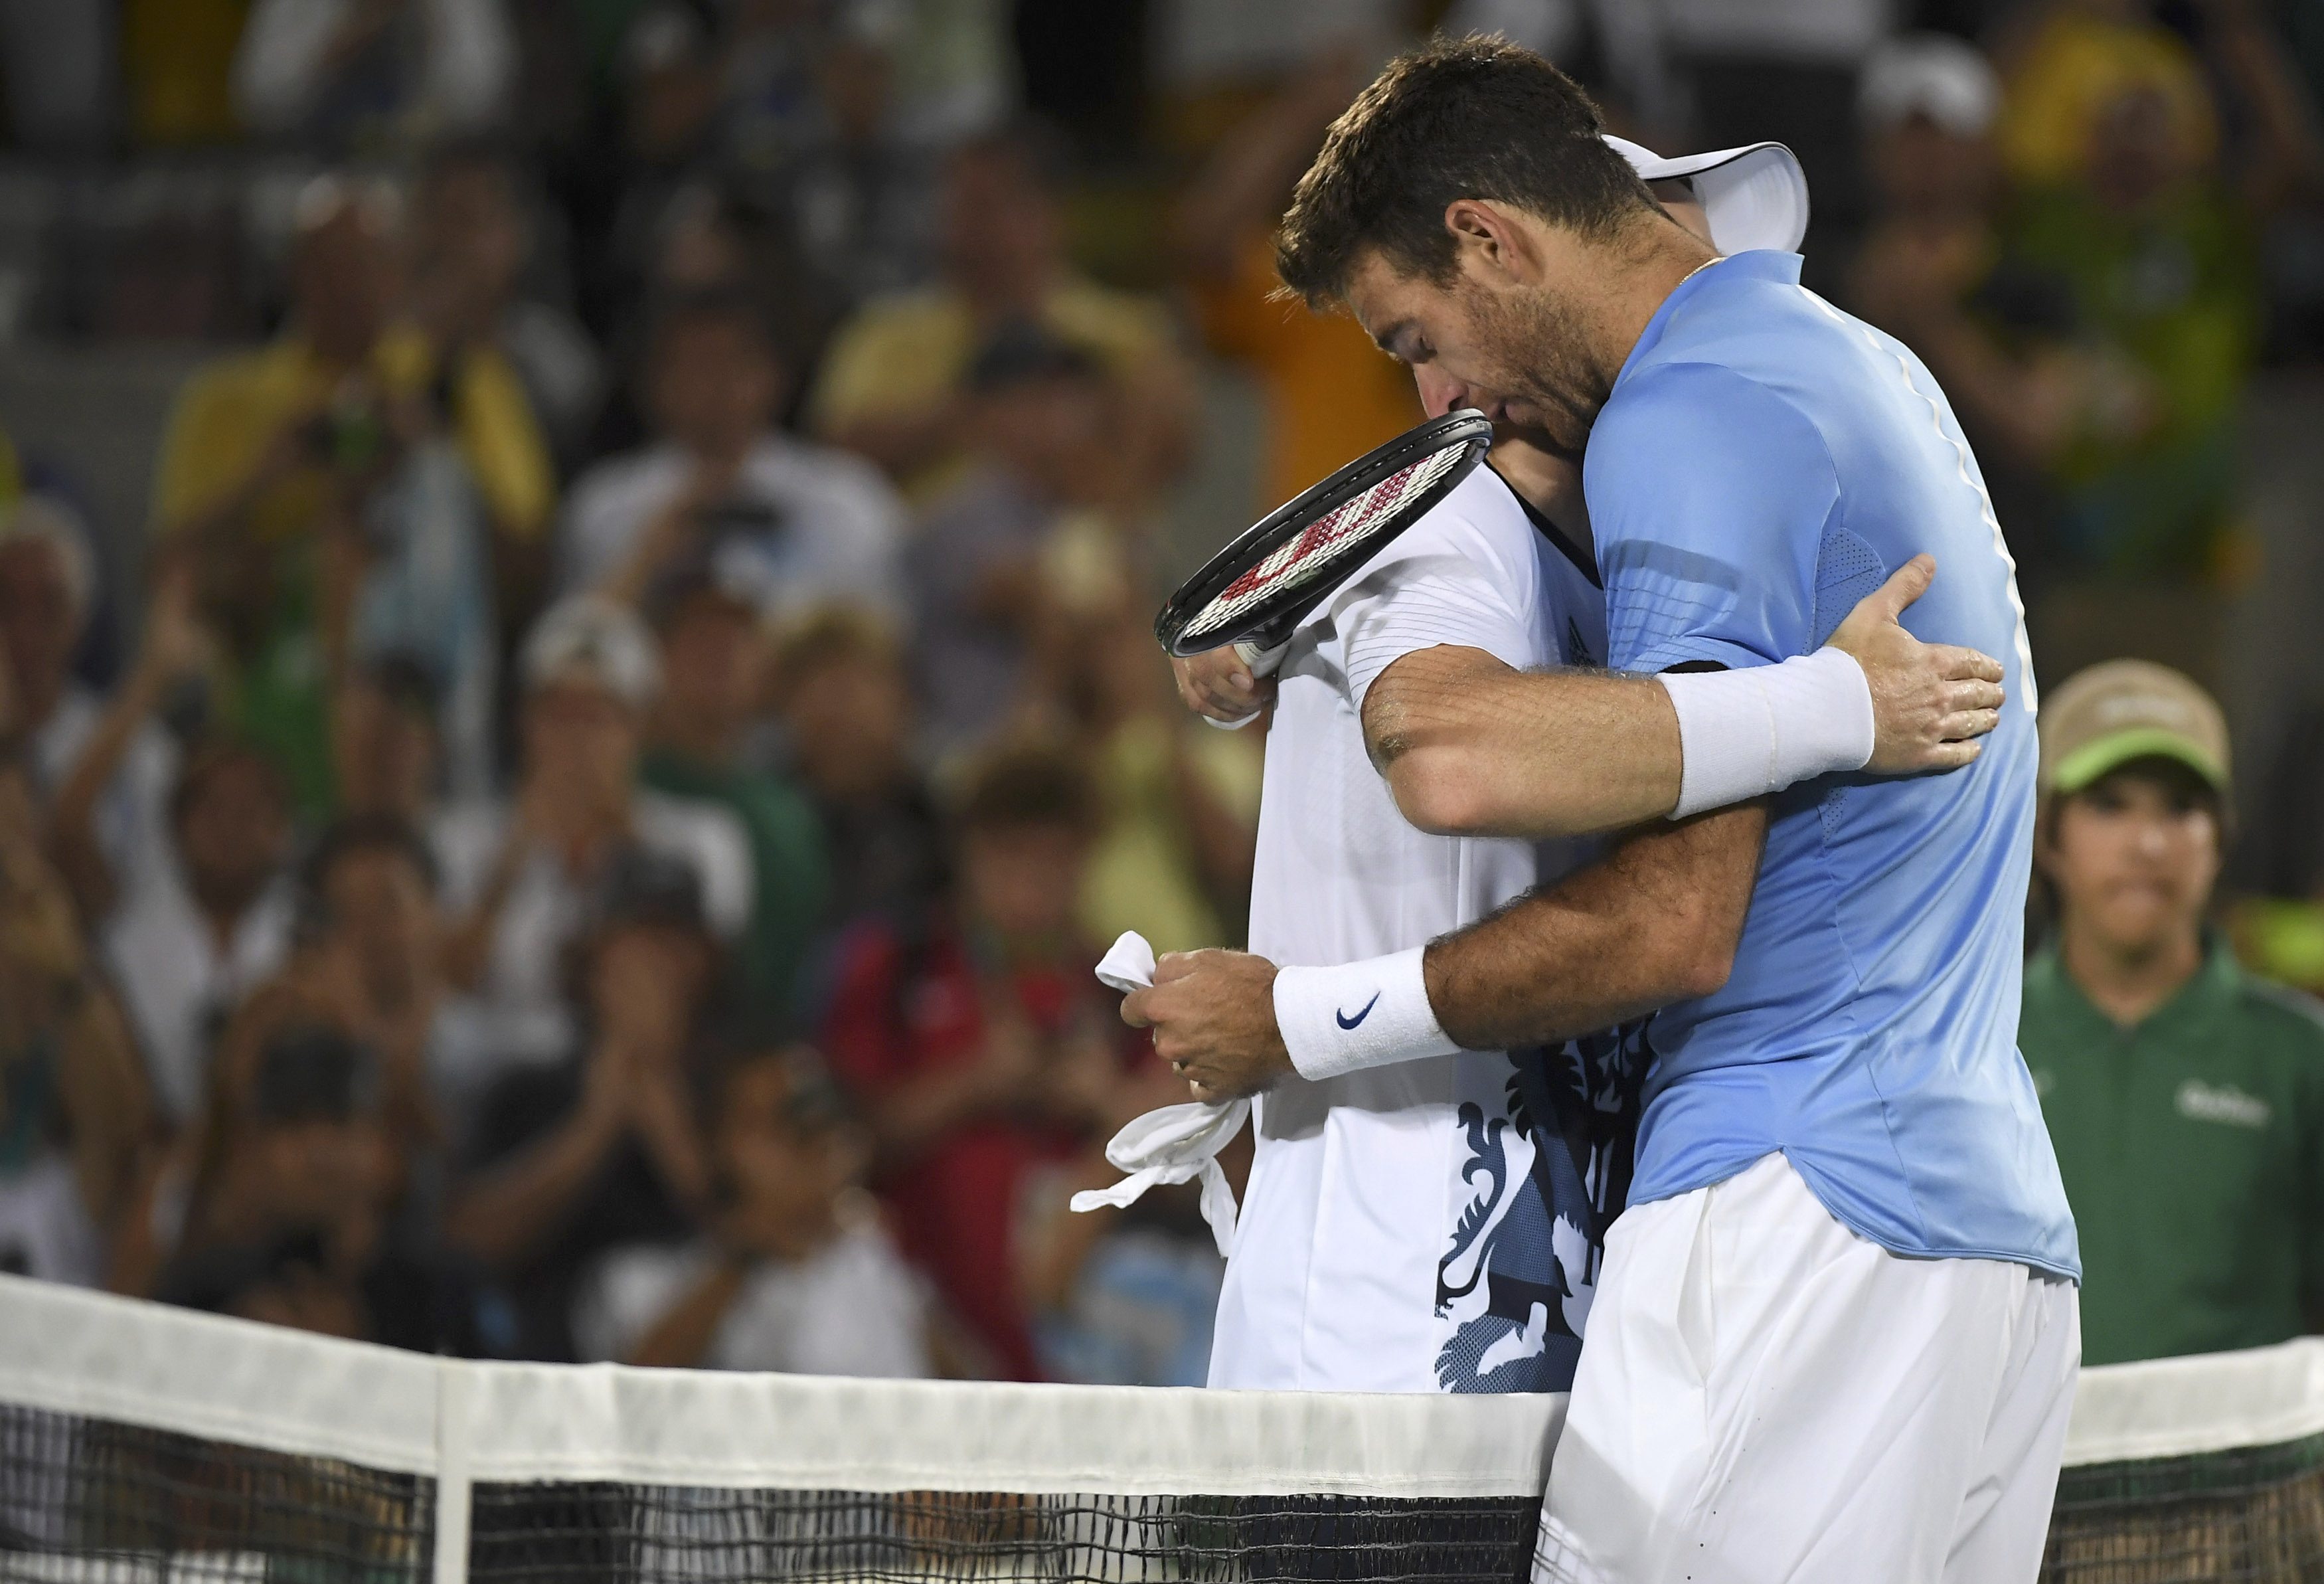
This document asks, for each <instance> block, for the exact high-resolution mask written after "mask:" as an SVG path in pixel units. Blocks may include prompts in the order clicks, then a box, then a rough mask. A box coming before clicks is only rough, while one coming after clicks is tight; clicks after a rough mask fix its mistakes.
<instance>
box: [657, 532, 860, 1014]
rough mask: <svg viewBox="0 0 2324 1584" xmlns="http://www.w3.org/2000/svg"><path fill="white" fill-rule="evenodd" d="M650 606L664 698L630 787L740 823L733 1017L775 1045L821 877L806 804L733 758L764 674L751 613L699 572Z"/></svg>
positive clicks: (821, 889) (816, 833)
mask: <svg viewBox="0 0 2324 1584" xmlns="http://www.w3.org/2000/svg"><path fill="white" fill-rule="evenodd" d="M650 609H651V611H652V613H653V616H654V618H655V623H654V625H655V629H656V633H657V635H658V636H659V638H660V640H661V651H662V653H661V665H662V690H661V697H660V699H659V701H658V702H657V703H656V705H655V708H654V711H653V717H652V718H651V720H650V722H649V725H648V742H647V747H646V752H645V756H644V759H643V761H642V762H641V765H640V768H639V777H640V779H641V781H642V782H643V783H645V784H646V785H647V786H649V787H650V788H652V789H653V790H654V791H656V792H667V793H669V794H672V795H674V796H678V797H688V798H701V799H704V800H706V801H712V802H717V803H723V804H724V805H725V806H726V807H727V808H728V809H731V810H732V811H733V813H734V816H735V818H736V819H738V820H741V821H742V829H744V831H746V832H747V833H748V834H749V836H750V839H751V857H752V863H753V865H754V866H755V868H756V873H757V885H758V894H757V895H756V897H754V898H753V900H752V907H751V922H750V927H749V928H748V929H747V930H746V931H744V933H743V936H742V940H741V941H740V942H738V943H737V946H736V949H735V952H734V959H733V963H734V977H735V981H736V983H735V988H736V991H737V992H738V996H739V1005H738V1008H737V1010H738V1011H739V1012H740V1014H741V1015H742V1020H743V1023H744V1024H745V1027H746V1029H747V1031H748V1032H749V1033H751V1034H752V1035H754V1036H756V1037H759V1038H776V1037H780V1036H782V1035H785V1034H788V1033H791V1032H792V1030H791V1027H790V1021H791V1015H792V1012H793V1006H792V1000H793V997H794V996H795V994H796V993H797V991H798V982H799V976H800V972H801V969H802V968H803V966H804V965H805V963H806V960H807V952H808V949H810V947H811V946H812V945H813V944H814V941H815V936H816V930H817V929H818V928H819V926H820V925H821V923H822V920H823V913H824V905H825V894H826V892H827V891H828V889H829V887H830V883H831V875H830V864H829V860H828V858H827V857H826V856H825V844H824V833H823V826H822V822H821V820H819V819H818V818H817V817H816V811H815V806H814V805H813V804H812V803H811V802H809V801H807V796H806V794H805V793H803V792H800V791H799V790H798V788H796V787H794V786H792V785H791V784H790V783H788V782H785V781H783V780H780V779H779V778H778V777H776V776H773V775H770V774H767V773H763V772H761V771H758V770H755V769H752V768H751V767H749V766H748V765H746V764H744V763H743V762H742V755H741V753H740V747H741V742H742V736H743V734H744V732H745V730H746V729H747V728H748V727H749V725H750V723H751V719H752V716H753V714H754V713H755V712H756V710H757V706H758V699H759V692H760V682H761V677H762V675H763V672H764V651H763V645H762V642H761V637H760V635H759V625H758V624H759V616H758V610H757V607H755V606H754V605H752V603H751V602H750V601H749V600H748V599H747V598H746V597H743V596H742V595H739V594H737V593H735V592H733V590H731V589H729V588H725V587H724V586H723V585H722V584H721V583H720V582H719V581H718V580H717V579H716V578H715V576H714V575H713V574H712V573H711V572H710V571H709V570H707V569H706V568H705V567H701V566H696V567H694V568H691V569H686V570H680V571H679V572H678V574H676V575H675V576H674V577H672V578H671V579H669V580H667V581H666V583H665V585H664V587H663V588H660V589H659V590H657V591H656V593H655V597H653V598H652V599H651V600H650Z"/></svg>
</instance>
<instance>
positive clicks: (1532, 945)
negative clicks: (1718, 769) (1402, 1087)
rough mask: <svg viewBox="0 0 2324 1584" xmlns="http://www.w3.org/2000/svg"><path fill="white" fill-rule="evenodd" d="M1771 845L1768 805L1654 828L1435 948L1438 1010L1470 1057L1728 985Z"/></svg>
mask: <svg viewBox="0 0 2324 1584" xmlns="http://www.w3.org/2000/svg"><path fill="white" fill-rule="evenodd" d="M1766 834H1767V815H1766V806H1765V805H1764V804H1762V803H1745V804H1742V805H1739V806H1738V807H1736V808H1732V809H1721V810H1719V811H1716V812H1714V813H1710V814H1704V815H1701V816H1699V817H1697V818H1695V819H1692V820H1682V821H1680V822H1679V823H1677V824H1674V825H1665V826H1658V827H1649V828H1647V829H1643V830H1641V831H1639V832H1637V834H1635V835H1633V836H1631V837H1630V838H1628V839H1627V840H1625V841H1623V842H1622V843H1621V845H1619V846H1618V847H1617V848H1615V849H1614V850H1613V851H1612V852H1610V853H1609V854H1608V855H1607V856H1606V857H1604V858H1603V859H1601V860H1600V861H1599V862H1598V863H1595V864H1592V865H1591V866H1588V867H1587V868H1584V869H1580V870H1577V871H1576V872H1574V873H1573V874H1572V875H1567V876H1566V877H1565V878H1564V879H1563V880H1561V881H1559V882H1558V883H1557V884H1556V885H1551V886H1545V887H1544V888H1542V889H1541V890H1539V891H1535V892H1533V893H1530V894H1527V895H1525V896H1523V897H1520V898H1518V899H1517V901H1516V902H1513V903H1510V904H1509V905H1508V906H1507V907H1505V908H1503V909H1502V910H1501V911H1500V912H1497V913H1495V914H1494V915H1493V916H1492V917H1490V918H1488V919H1484V920H1480V922H1477V923H1474V924H1471V925H1470V926H1469V927H1468V928H1467V929H1465V930H1462V931H1459V932H1458V933H1456V934H1452V935H1448V936H1446V937H1445V938H1444V939H1443V940H1439V941H1437V942H1436V943H1435V944H1434V945H1433V946H1431V947H1429V949H1428V953H1427V956H1426V958H1425V964H1424V966H1425V975H1426V978H1427V985H1428V1002H1429V1005H1430V1006H1432V1007H1433V1008H1434V1010H1435V1013H1436V1016H1437V1021H1438V1022H1439V1024H1442V1025H1443V1030H1444V1032H1445V1033H1446V1034H1448V1035H1450V1036H1451V1037H1452V1039H1453V1040H1455V1041H1457V1042H1459V1043H1461V1044H1462V1045H1463V1046H1465V1047H1466V1048H1468V1049H1470V1050H1472V1051H1493V1050H1506V1049H1508V1048H1509V1047H1511V1046H1517V1045H1530V1044H1538V1043H1542V1042H1546V1041H1551V1040H1561V1039H1566V1038H1570V1037H1572V1036H1573V1035H1576V1034H1582V1033H1589V1032H1590V1031H1591V1030H1592V1029H1600V1028H1605V1027H1608V1026H1609V1025H1610V1024H1617V1023H1621V1022H1624V1021H1626V1020H1628V1019H1629V1018H1633V1017H1638V1016H1642V1015H1644V1014H1646V1013H1648V1012H1651V1011H1653V1010H1654V1009H1655V1008H1656V1007H1658V1006H1664V1005H1668V1004H1670V1003H1671V1002H1674V1001H1683V1000H1689V999H1692V997H1695V996H1707V995H1709V994H1711V992H1712V991H1714V990H1716V989H1718V988H1719V987H1720V986H1721V985H1723V984H1725V983H1726V982H1727V975H1728V971H1729V968H1731V967H1732V965H1733V963H1734V958H1735V942H1736V940H1738V938H1739V937H1740V936H1741V934H1742V932H1743V915H1744V914H1745V912H1748V910H1749V908H1750V905H1751V886H1752V881H1753V879H1754V877H1755V876H1756V875H1757V872H1758V867H1759V851H1760V848H1761V846H1762V845H1763V844H1764V843H1765V841H1766Z"/></svg>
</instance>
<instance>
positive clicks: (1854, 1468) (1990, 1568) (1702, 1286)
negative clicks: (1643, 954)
mask: <svg viewBox="0 0 2324 1584" xmlns="http://www.w3.org/2000/svg"><path fill="white" fill-rule="evenodd" d="M2080 1358H2081V1323H2080V1310H2079V1308H2078V1306H2077V1303H2076V1293H2075V1288H2074V1285H2073V1283H2070V1282H2066V1281H2061V1280H2060V1279H2058V1278H2056V1277H2053V1276H2048V1275H2044V1274H2042V1273H2041V1272H2038V1271H2035V1270H2033V1269H2031V1268H2030V1267H2028V1266H2025V1265H2020V1264H2010V1263H2007V1262H2005V1261H2001V1260H1982V1259H1904V1258H1902V1257H1900V1256H1898V1255H1893V1254H1890V1253H1889V1252H1888V1251H1887V1250H1886V1249H1884V1248H1881V1247H1880V1246H1877V1244H1873V1243H1870V1242H1867V1241H1866V1240H1865V1239H1864V1238H1862V1237H1858V1236H1857V1235H1856V1234H1855V1233H1853V1232H1850V1231H1849V1229H1848V1228H1847V1227H1843V1226H1841V1225H1840V1223H1839V1222H1838V1221H1836V1220H1834V1219H1833V1218H1832V1217H1831V1212H1830V1211H1828V1210H1826V1209H1824V1208H1823V1206H1822V1205H1821V1203H1820V1202H1818V1200H1816V1198H1815V1196H1814V1195H1813V1194H1812V1193H1811V1192H1809V1191H1808V1188H1807V1185H1806V1184H1805V1183H1804V1182H1803V1181H1800V1178H1799V1174H1798V1173H1797V1172H1794V1171H1793V1170H1792V1165H1791V1163H1790V1162H1789V1161H1787V1160H1785V1159H1784V1157H1783V1156H1782V1155H1780V1154H1771V1155H1768V1156H1766V1157H1765V1158H1764V1159H1762V1160H1760V1161H1759V1162H1757V1163H1756V1164H1754V1165H1753V1166H1752V1167H1751V1168H1750V1169H1749V1170H1748V1171H1747V1172H1743V1173H1742V1174H1740V1175H1739V1176H1737V1177H1732V1178H1729V1180H1728V1181H1724V1182H1721V1183H1718V1184H1715V1185H1714V1186H1712V1187H1710V1188H1705V1189H1698V1190H1695V1191H1694V1192H1692V1193H1684V1194H1680V1195H1679V1196H1677V1197H1676V1198H1674V1199H1669V1200H1658V1201H1656V1202H1655V1203H1652V1204H1645V1205H1638V1206H1636V1207H1633V1208H1632V1209H1629V1210H1627V1211H1625V1212H1624V1213H1623V1215H1622V1216H1621V1218H1619V1219H1618V1220H1617V1221H1616V1222H1615V1223H1614V1227H1613V1229H1612V1232H1611V1234H1610V1235H1609V1237H1608V1238H1607V1240H1606V1264H1605V1271H1604V1274H1603V1275H1602V1276H1601V1277H1600V1281H1599V1284H1598V1296H1597V1301H1596V1302H1595V1304H1594V1305H1592V1307H1591V1314H1590V1333H1589V1337H1588V1339H1587V1340H1586V1341H1585V1342H1584V1343H1583V1345H1582V1363H1581V1367H1580V1371H1579V1373H1578V1374H1577V1376H1575V1379H1574V1383H1573V1396H1572V1403H1571V1405H1570V1406H1569V1408H1568V1410H1567V1413H1566V1419H1565V1429H1564V1432H1563V1435H1561V1436H1560V1437H1559V1439H1558V1443H1557V1450H1556V1455H1555V1458H1554V1461H1553V1463H1552V1465H1551V1468H1550V1478H1549V1497H1548V1500H1547V1502H1546V1504H1545V1506H1544V1508H1543V1512H1542V1529H1541V1540H1540V1545H1539V1548H1538V1550H1537V1552H1536V1553H1535V1565H1534V1578H1535V1581H1536V1584H1544V1581H1549V1580H1554V1581H1555V1584H1679V1581H1681V1580H1685V1581H1689V1584H1775V1580H1779V1579H1780V1580H1784V1584H1871V1581H1875V1580H1877V1584H2031V1581H2032V1580H2033V1578H2034V1576H2035V1574H2036V1573H2037V1572H2038V1571H2039V1570H2040V1566H2041V1561H2042V1547H2043V1539H2044V1536H2045V1535H2046V1533H2047V1532H2048V1528H2049V1523H2050V1503H2051V1499H2052V1496H2054V1495H2055V1494H2056V1490H2057V1485H2058V1460H2059V1458H2060V1455H2061V1451H2062V1449H2063V1447H2064V1445H2065V1439H2066V1419H2067V1415H2068V1413H2069V1412H2070V1410H2071V1408H2072V1406H2073V1395H2074V1376H2075V1371H2076V1369H2077V1367H2078V1366H2079V1364H2080Z"/></svg>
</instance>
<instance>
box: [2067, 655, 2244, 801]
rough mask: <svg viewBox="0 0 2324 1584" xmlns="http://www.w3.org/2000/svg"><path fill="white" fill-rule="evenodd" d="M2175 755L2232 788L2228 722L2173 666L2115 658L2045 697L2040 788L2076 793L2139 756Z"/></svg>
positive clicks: (2216, 782)
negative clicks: (2228, 779)
mask: <svg viewBox="0 0 2324 1584" xmlns="http://www.w3.org/2000/svg"><path fill="white" fill-rule="evenodd" d="M2151 757H2160V758H2164V759H2176V760H2177V761H2178V762H2179V763H2180V764H2184V765H2186V766H2187V767H2188V768H2189V769H2190V770H2192V771H2193V772H2195V773H2196V774H2198V775H2199V776H2201V777H2202V778H2203V779H2204V780H2205V781H2207V782H2209V783H2210V784H2211V785H2212V786H2213V787H2215V788H2217V789H2218V791H2220V792H2225V791H2227V767H2228V755H2227V717H2225V716H2224V715H2222V714H2220V713H2219V706H2218V703H2217V701H2215V700H2214V699H2212V697H2211V696H2210V694H2209V693H2207V692H2205V691H2204V690H2202V689H2201V688H2199V687H2198V686H2196V685H2195V682H2194V681H2193V680H2192V679H2191V678H2190V677H2188V676H2186V675H2184V674H2183V673H2181V672H2175V671H2172V669H2171V668H2170V667H2169V666H2167V665H2156V664H2154V663H2153V662H2152V661H2145V660H2109V661H2107V662H2104V663H2103V664H2100V665H2094V666H2091V667H2089V669H2088V670H2086V671H2079V672H2075V673H2074V674H2073V675H2072V676H2071V677H2069V678H2068V679H2067V680H2066V684H2065V686H2063V687H2061V688H2059V689H2057V690H2055V691H2053V692H2051V693H2048V694H2045V695H2044V696H2043V699H2042V790H2043V791H2044V792H2080V791H2081V790H2082V789H2083V788H2084V787H2086V786H2089V784H2090V783H2092V782H2094V781H2096V780H2098V778H2099V777H2100V776H2102V775H2105V774H2107V773H2108V772H2109V771H2112V770H2115V769H2116V768H2117V767H2119V766H2121V765H2124V764H2128V763H2130V761H2132V760H2133V759H2145V758H2151Z"/></svg>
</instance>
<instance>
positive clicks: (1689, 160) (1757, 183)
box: [1606, 136, 1808, 253]
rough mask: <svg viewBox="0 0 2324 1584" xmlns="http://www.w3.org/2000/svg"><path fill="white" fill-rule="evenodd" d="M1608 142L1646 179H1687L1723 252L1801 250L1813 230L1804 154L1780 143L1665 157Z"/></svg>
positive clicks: (1626, 142) (1615, 140) (1619, 141)
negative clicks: (1809, 223) (1801, 162)
mask: <svg viewBox="0 0 2324 1584" xmlns="http://www.w3.org/2000/svg"><path fill="white" fill-rule="evenodd" d="M1606 146H1607V147H1609V148H1610V149H1612V150H1613V151H1614V152H1615V153H1618V154H1619V155H1621V156H1622V157H1623V158H1624V159H1626V160H1628V161H1629V162H1630V169H1631V170H1633V171H1637V173H1638V175H1639V178H1640V179H1641V180H1643V181H1675V180H1676V179H1678V178H1679V177H1682V176H1683V177H1686V178H1689V179H1690V180H1692V181H1693V183H1694V196H1695V197H1696V198H1697V199H1700V200H1701V204H1702V212H1703V215H1704V217H1705V218H1707V219H1709V220H1710V222H1711V245H1713V246H1714V247H1716V248H1718V249H1719V251H1720V252H1721V253H1749V252H1751V251H1752V250H1754V249H1755V248H1763V247H1766V248H1773V249H1775V251H1776V252H1778V253H1797V252H1798V251H1799V247H1800V243H1801V242H1802V241H1803V239H1804V238H1805V237H1806V236H1807V234H1808V178H1807V172H1805V171H1802V170H1801V169H1800V162H1799V156H1797V155H1796V154H1794V153H1792V151H1791V150H1789V149H1787V148H1785V147H1784V145H1783V144H1779V143H1754V144H1745V145H1744V146H1743V147H1741V148H1738V149H1719V150H1716V151H1714V152H1712V153H1707V154H1681V155H1679V156H1678V158H1676V159H1674V160H1665V159H1664V158H1663V157H1662V156H1661V155H1660V154H1658V153H1655V152H1654V151H1653V150H1652V149H1647V148H1641V147H1639V146H1638V145H1637V144H1634V143H1632V142H1630V141H1629V140H1628V139H1627V138H1619V137H1613V136H1609V137H1608V138H1607V139H1606Z"/></svg>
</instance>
